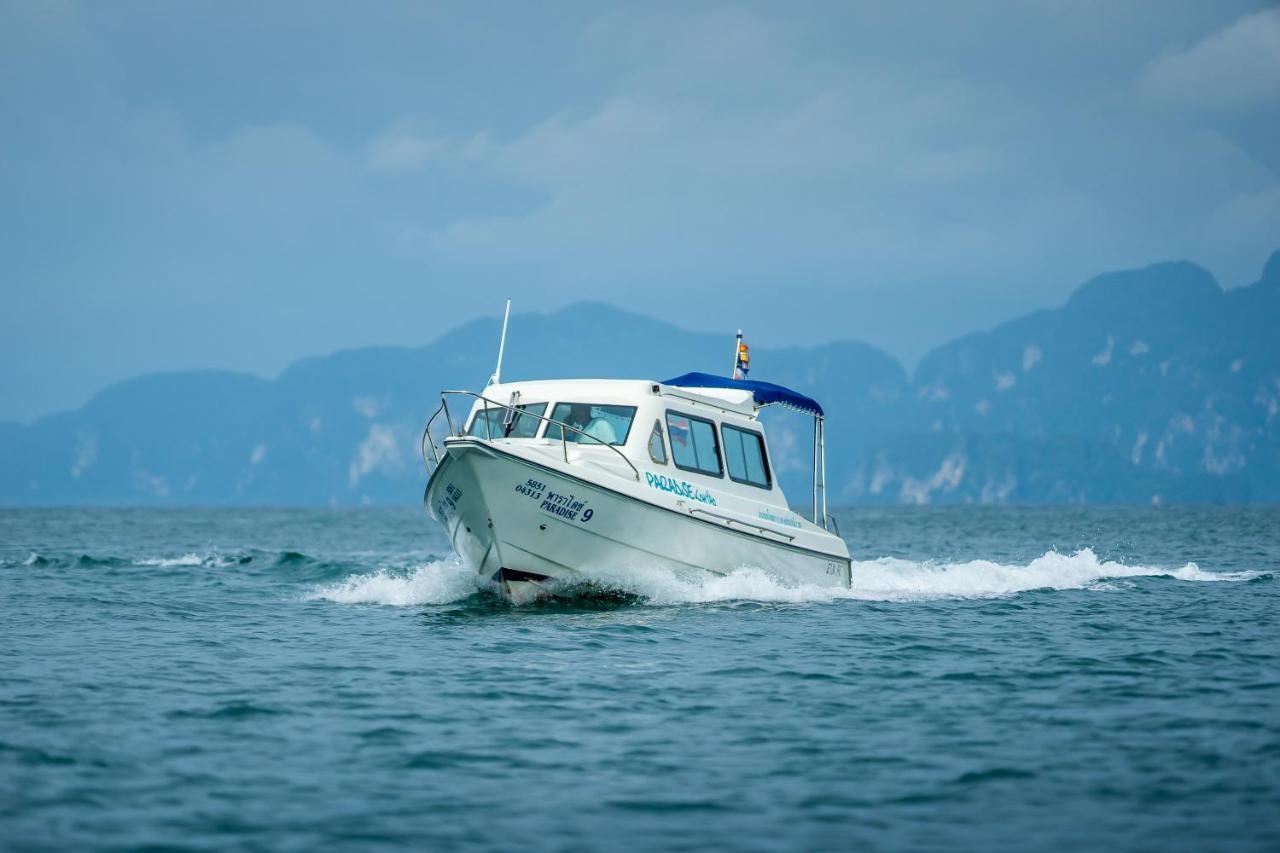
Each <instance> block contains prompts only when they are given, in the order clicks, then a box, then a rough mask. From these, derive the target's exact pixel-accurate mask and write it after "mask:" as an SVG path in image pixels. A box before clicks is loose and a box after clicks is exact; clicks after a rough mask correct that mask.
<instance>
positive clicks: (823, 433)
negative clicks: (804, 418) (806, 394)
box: [817, 418, 831, 530]
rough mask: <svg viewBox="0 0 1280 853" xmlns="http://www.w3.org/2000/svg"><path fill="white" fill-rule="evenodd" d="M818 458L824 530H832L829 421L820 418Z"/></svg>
mask: <svg viewBox="0 0 1280 853" xmlns="http://www.w3.org/2000/svg"><path fill="white" fill-rule="evenodd" d="M817 420H818V456H819V457H820V458H821V460H822V461H821V465H822V470H821V473H822V529H823V530H830V529H831V528H830V527H828V526H827V419H826V418H818V419H817Z"/></svg>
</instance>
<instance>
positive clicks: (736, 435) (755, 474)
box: [720, 424, 769, 489]
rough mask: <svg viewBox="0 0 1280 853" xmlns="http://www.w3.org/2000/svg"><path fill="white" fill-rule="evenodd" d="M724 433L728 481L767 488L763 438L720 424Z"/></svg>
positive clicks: (754, 433)
mask: <svg viewBox="0 0 1280 853" xmlns="http://www.w3.org/2000/svg"><path fill="white" fill-rule="evenodd" d="M720 430H721V432H723V433H724V461H725V465H726V466H727V467H728V468H729V479H730V480H733V481H734V482H737V483H747V484H749V485H752V486H759V487H760V488H762V489H767V488H769V463H768V461H767V460H766V459H765V456H764V437H763V436H761V435H760V434H759V433H756V432H751V431H750V430H745V429H738V428H737V427H731V426H729V425H728V424H722V425H721V427H720Z"/></svg>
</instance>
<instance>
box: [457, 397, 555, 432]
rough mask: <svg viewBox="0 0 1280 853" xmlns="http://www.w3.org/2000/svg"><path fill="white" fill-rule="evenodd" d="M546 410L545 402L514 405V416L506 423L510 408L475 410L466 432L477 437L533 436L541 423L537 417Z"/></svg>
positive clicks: (492, 407) (509, 415)
mask: <svg viewBox="0 0 1280 853" xmlns="http://www.w3.org/2000/svg"><path fill="white" fill-rule="evenodd" d="M546 411H547V404H546V403H526V404H524V405H523V406H516V412H515V417H514V418H513V419H512V420H511V423H507V419H508V418H510V417H511V413H510V410H509V409H505V408H502V407H495V406H491V407H489V408H487V409H481V410H480V411H478V412H476V416H475V417H474V418H472V419H471V429H469V430H467V434H468V435H474V436H476V437H478V438H533V437H534V436H535V435H537V434H538V427H539V426H540V425H541V423H542V421H540V420H539V418H540V417H542V415H543V414H545V413H546Z"/></svg>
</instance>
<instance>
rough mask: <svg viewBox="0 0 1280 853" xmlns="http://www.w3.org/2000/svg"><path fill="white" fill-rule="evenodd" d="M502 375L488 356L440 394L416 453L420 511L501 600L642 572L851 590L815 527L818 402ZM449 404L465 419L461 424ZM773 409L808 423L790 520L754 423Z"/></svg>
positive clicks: (692, 376)
mask: <svg viewBox="0 0 1280 853" xmlns="http://www.w3.org/2000/svg"><path fill="white" fill-rule="evenodd" d="M504 334H505V323H504ZM740 337H741V336H739V346H738V347H737V349H736V355H735V374H737V376H743V375H744V374H745V370H746V347H745V345H742V344H741V343H740ZM500 373H501V357H499V369H498V371H497V372H496V373H495V377H494V378H495V380H498V381H495V382H492V383H491V384H490V385H489V386H488V387H486V388H485V389H484V392H483V393H478V392H472V391H443V392H441V403H440V408H439V409H437V411H436V413H435V414H434V415H433V416H432V418H431V420H430V421H429V422H428V424H427V428H426V429H425V430H424V433H423V442H422V444H423V448H422V449H423V458H424V460H425V461H426V463H427V466H428V468H429V470H430V471H431V474H430V478H429V479H428V482H427V488H426V493H425V495H424V502H425V504H426V509H427V511H428V512H429V513H430V515H431V516H432V517H433V518H435V519H436V520H437V521H438V522H439V523H440V524H441V525H442V526H443V527H444V529H445V532H446V533H447V534H448V536H449V539H450V541H451V542H452V543H453V547H454V550H455V551H457V553H458V556H459V557H460V558H461V559H462V560H463V562H464V563H465V565H466V566H467V567H468V568H470V569H471V570H472V571H474V572H476V574H477V575H478V577H479V579H480V580H481V582H482V583H489V584H492V586H493V588H494V589H495V590H496V591H497V592H498V593H500V594H501V595H504V596H506V597H508V598H510V599H511V600H512V601H514V602H516V603H524V602H528V601H532V600H534V599H537V598H539V597H543V596H546V595H556V594H558V593H561V592H565V591H571V590H573V589H577V588H581V587H582V586H583V585H585V584H596V585H603V586H608V587H613V588H622V589H626V588H627V586H628V578H629V577H632V576H633V575H634V573H635V572H637V571H644V570H647V569H652V568H654V567H659V568H665V569H668V570H671V571H673V572H674V573H676V575H677V576H679V577H682V578H696V577H698V576H706V575H722V574H726V573H728V572H731V571H733V570H734V569H738V568H741V567H744V566H750V567H756V568H759V569H762V570H764V571H765V572H767V573H769V574H771V575H773V576H775V577H777V578H778V579H779V580H781V581H783V582H785V583H789V584H819V585H824V586H843V587H847V586H848V585H849V583H850V563H849V551H848V548H847V546H846V545H845V543H844V541H843V540H842V539H841V538H840V537H839V536H838V535H836V534H835V533H833V532H832V531H831V529H830V528H831V526H832V521H831V519H830V517H829V516H828V515H827V514H826V498H825V492H826V489H825V462H824V458H823V457H824V438H823V427H824V415H823V411H822V407H821V406H820V405H818V403H817V402H816V401H814V400H812V399H810V398H809V397H807V396H805V395H803V394H799V393H797V392H795V391H792V390H789V389H787V388H783V387H781V386H778V385H773V384H771V383H768V382H757V381H751V380H747V379H745V378H732V379H730V378H725V377H719V376H714V375H711V374H706V373H689V374H685V375H683V376H679V377H675V378H673V379H669V380H667V381H665V382H652V381H642V380H616V379H568V380H545V381H530V382H511V383H503V382H501V381H500V379H499V377H500ZM451 401H452V405H453V408H454V409H455V410H456V409H461V408H463V407H464V406H465V407H468V409H469V410H468V412H467V414H466V416H465V419H464V420H463V421H461V422H460V423H455V421H454V417H453V411H452V410H451V409H450V405H451ZM771 405H781V406H785V407H788V408H791V409H794V410H796V411H799V412H802V413H805V414H808V415H811V416H812V417H813V422H814V430H813V434H814V466H813V469H814V480H813V512H812V516H811V517H808V518H806V517H804V516H802V515H800V514H798V513H795V512H793V511H792V510H791V509H790V507H789V506H788V504H787V500H786V497H785V495H784V494H783V492H782V489H781V487H780V486H779V485H778V482H777V479H776V477H775V476H774V470H773V466H772V464H771V457H770V454H769V450H768V443H767V440H766V438H765V432H764V426H763V425H762V424H761V423H760V421H759V419H758V415H759V411H760V409H762V408H764V407H766V406H771Z"/></svg>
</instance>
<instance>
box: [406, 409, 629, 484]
mask: <svg viewBox="0 0 1280 853" xmlns="http://www.w3.org/2000/svg"><path fill="white" fill-rule="evenodd" d="M449 394H460V395H462V396H465V397H474V398H476V399H477V400H479V401H480V402H481V403H483V404H484V412H485V425H486V427H487V428H488V430H489V435H488V438H489V440H490V441H492V440H493V432H492V430H493V424H492V422H491V421H490V420H489V417H488V413H489V404H490V403H492V404H493V405H494V406H496V407H498V408H500V409H506V410H507V411H509V412H511V411H514V410H515V409H516V408H517V407H515V406H512V405H511V404H509V403H499V402H498V401H497V400H490V399H489V398H488V397H486V396H484V395H483V394H477V393H476V392H475V391H441V392H440V408H438V409H436V411H435V413H434V414H433V415H432V416H431V417H430V419H428V420H427V425H426V428H424V429H423V431H422V461H423V462H424V463H426V465H427V469H428V470H431V468H432V461H429V460H428V459H427V451H426V448H427V446H430V447H431V456H432V460H434V464H435V465H436V466H438V465H439V464H440V454H439V452H437V450H436V443H435V441H434V440H433V439H432V438H431V425H432V424H433V423H434V422H435V420H436V418H437V417H439V416H440V413H441V412H444V416H445V421H446V422H447V423H448V425H449V434H450V436H457V437H460V436H462V435H463V434H464V433H463V432H462V430H461V428H459V429H455V428H454V425H453V418H452V417H451V416H450V414H449V406H448V401H447V395H449ZM523 415H527V416H529V417H532V418H537V419H538V420H539V421H544V422H546V423H549V424H554V425H555V426H558V427H560V428H561V429H560V447H561V449H562V451H563V453H564V461H565V464H569V442H568V440H566V439H565V433H564V431H565V430H566V429H567V430H572V431H573V432H576V433H577V434H578V435H581V436H585V437H587V438H589V439H591V440H592V441H594V442H596V443H597V444H599V445H600V446H602V447H607V448H609V449H610V450H612V451H613V452H614V453H616V454H618V458H619V459H621V460H622V461H623V462H625V463H627V467H628V468H630V469H631V473H633V474H635V478H636V480H637V481H639V480H640V469H639V468H637V467H636V466H635V464H634V463H632V461H631V460H630V459H628V458H627V456H626V454H625V453H623V452H622V451H621V450H619V449H618V448H617V447H615V446H614V445H612V444H610V443H609V442H607V441H605V440H604V439H601V438H597V437H596V436H594V435H591V434H590V433H588V432H585V431H583V430H581V429H579V428H578V427H576V426H573V425H572V424H567V423H565V422H564V421H558V420H556V419H555V418H549V417H547V416H545V415H535V414H534V413H533V412H528V411H524V412H519V411H517V412H516V413H515V415H514V417H515V418H519V417H521V416H523ZM544 437H545V436H544ZM577 443H581V442H577Z"/></svg>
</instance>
